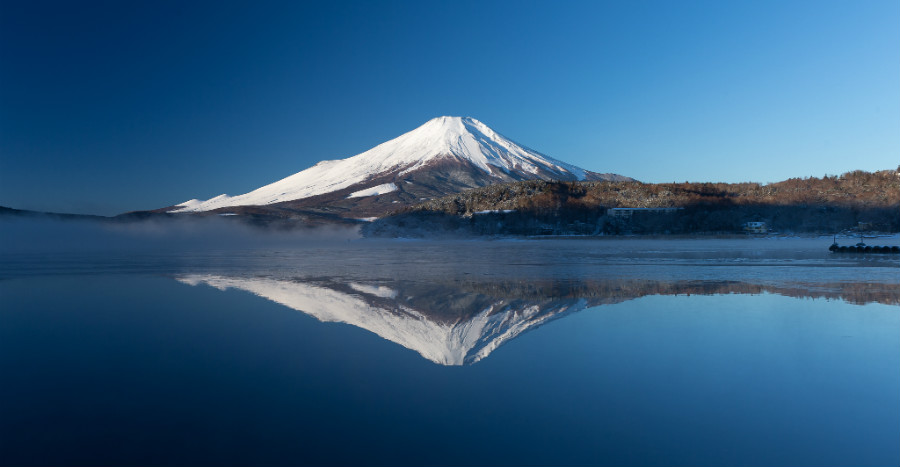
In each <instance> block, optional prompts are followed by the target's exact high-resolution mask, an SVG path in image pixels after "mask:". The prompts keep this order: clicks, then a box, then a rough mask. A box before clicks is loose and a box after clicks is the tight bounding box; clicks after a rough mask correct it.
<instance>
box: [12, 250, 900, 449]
mask: <svg viewBox="0 0 900 467" xmlns="http://www.w3.org/2000/svg"><path fill="white" fill-rule="evenodd" d="M890 240H896V239H890ZM828 243H830V239H827V240H825V241H823V240H822V239H754V240H703V241H699V240H601V241H495V242H454V243H433V242H365V241H351V242H344V241H342V242H339V244H333V243H327V244H317V245H313V246H306V247H298V246H295V245H277V246H274V247H273V246H271V245H267V246H264V247H260V246H248V247H247V248H218V249H217V248H196V247H191V248H183V249H178V248H156V247H153V248H150V247H147V248H137V247H135V246H134V245H126V246H123V247H117V248H99V249H98V248H84V249H80V250H79V249H66V250H65V251H55V252H47V251H40V250H33V251H2V258H0V259H2V260H3V261H2V263H0V300H2V303H3V306H2V308H0V374H2V375H3V383H2V384H0V464H2V465H187V464H191V465H194V464H197V465H223V464H229V465H236V464H239V465H304V464H314V465H326V464H327V465H353V464H360V465H363V464H364V465H548V464H553V465H786V466H787V465H790V466H797V465H811V466H812V465H815V466H822V465H890V466H896V465H898V463H900V285H898V284H900V260H898V259H896V258H893V257H876V256H853V257H847V256H835V255H830V254H829V253H828V252H827V251H826V250H825V248H826V247H827V245H828Z"/></svg>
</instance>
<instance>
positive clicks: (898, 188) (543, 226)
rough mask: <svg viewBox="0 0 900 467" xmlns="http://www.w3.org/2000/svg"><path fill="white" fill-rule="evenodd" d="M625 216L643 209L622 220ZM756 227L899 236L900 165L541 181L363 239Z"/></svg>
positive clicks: (402, 216)
mask: <svg viewBox="0 0 900 467" xmlns="http://www.w3.org/2000/svg"><path fill="white" fill-rule="evenodd" d="M622 208H638V210H634V211H630V212H625V213H623V210H622ZM653 208H670V209H667V210H665V211H663V210H656V209H653ZM617 210H618V211H617ZM623 214H624V215H623ZM748 222H762V223H765V225H766V228H767V229H768V230H769V231H773V230H774V231H779V232H798V233H800V232H806V233H833V232H841V231H847V230H860V229H862V230H867V231H882V232H898V231H900V167H898V170H897V171H894V170H885V171H878V172H874V173H873V172H865V171H854V172H848V173H845V174H843V175H839V176H824V177H822V178H817V177H809V178H793V179H789V180H785V181H782V182H778V183H771V184H759V183H658V184H652V183H641V182H609V181H597V182H555V181H540V180H539V181H523V182H515V183H506V184H499V185H489V186H485V187H481V188H476V189H473V190H469V191H466V192H463V193H459V194H456V195H451V196H446V197H443V198H438V199H434V200H430V201H426V202H423V203H421V204H418V205H415V206H411V207H408V208H405V209H402V210H400V211H398V212H395V213H393V214H392V215H390V216H387V217H385V218H382V219H379V220H378V221H376V222H373V223H372V224H370V225H368V226H366V227H365V228H364V233H365V234H366V235H371V236H426V235H430V234H433V233H440V232H446V233H459V234H469V235H542V234H543V235H601V234H607V235H609V234H626V233H631V234H690V233H740V232H742V231H744V227H745V225H746V224H747V223H748Z"/></svg>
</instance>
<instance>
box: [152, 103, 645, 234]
mask: <svg viewBox="0 0 900 467" xmlns="http://www.w3.org/2000/svg"><path fill="white" fill-rule="evenodd" d="M536 179H540V180H565V181H576V180H631V179H630V178H628V177H623V176H621V175H616V174H609V173H596V172H591V171H588V170H585V169H582V168H580V167H576V166H574V165H572V164H568V163H565V162H562V161H559V160H557V159H554V158H551V157H548V156H546V155H544V154H541V153H539V152H537V151H534V150H532V149H529V148H527V147H524V146H521V145H519V144H517V143H515V142H513V141H512V140H510V139H508V138H506V137H504V136H502V135H500V134H499V133H497V132H495V131H494V130H492V129H491V128H490V127H488V126H487V125H485V124H484V123H482V122H480V121H478V120H476V119H474V118H470V117H438V118H434V119H431V120H429V121H428V122H426V123H425V124H424V125H422V126H420V127H418V128H416V129H414V130H412V131H410V132H408V133H405V134H403V135H401V136H399V137H397V138H394V139H392V140H390V141H387V142H385V143H382V144H380V145H378V146H375V147H374V148H372V149H369V150H368V151H365V152H363V153H361V154H358V155H356V156H353V157H350V158H347V159H341V160H332V161H322V162H319V163H318V164H316V165H314V166H313V167H310V168H308V169H306V170H303V171H301V172H298V173H296V174H294V175H291V176H289V177H287V178H284V179H282V180H279V181H277V182H274V183H272V184H269V185H266V186H263V187H261V188H258V189H256V190H253V191H251V192H249V193H246V194H243V195H238V196H229V195H225V194H223V195H219V196H216V197H214V198H211V199H208V200H206V201H201V200H198V199H192V200H189V201H185V202H183V203H180V204H178V205H175V206H169V207H167V208H163V209H159V210H157V212H168V213H176V214H180V213H202V212H212V213H218V214H268V215H272V214H275V215H277V216H278V217H295V216H292V215H291V214H292V213H297V212H304V211H305V212H307V213H315V214H317V215H319V216H322V215H327V216H330V217H333V218H337V219H340V218H343V219H354V218H360V217H368V216H381V215H383V214H385V213H387V212H389V211H391V210H395V209H397V208H400V207H403V206H407V205H411V204H415V203H418V202H420V201H423V200H427V199H431V198H435V197H440V196H444V195H448V194H453V193H458V192H461V191H463V190H466V189H469V188H475V187H479V186H485V185H490V184H495V183H504V182H512V181H519V180H536Z"/></svg>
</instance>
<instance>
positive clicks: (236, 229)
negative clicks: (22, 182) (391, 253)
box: [0, 216, 360, 253]
mask: <svg viewBox="0 0 900 467" xmlns="http://www.w3.org/2000/svg"><path fill="white" fill-rule="evenodd" d="M0 238H2V240H3V241H2V243H0V253H2V252H6V253H9V252H39V251H54V252H73V251H83V252H88V251H93V252H102V251H112V250H119V251H121V250H126V249H130V250H134V251H148V250H151V251H152V250H156V251H165V250H168V251H174V250H215V249H222V248H266V247H297V248H301V247H307V246H324V245H336V244H340V243H342V242H346V241H348V240H353V239H358V238H360V236H359V233H358V229H357V228H347V227H318V228H309V229H295V230H281V229H269V228H264V227H255V226H251V225H247V224H244V223H242V222H240V221H234V220H230V219H223V218H221V217H216V216H209V217H187V216H186V217H184V218H175V219H165V220H145V221H128V222H116V221H92V220H56V219H40V218H38V219H35V218H14V217H13V218H7V219H0Z"/></svg>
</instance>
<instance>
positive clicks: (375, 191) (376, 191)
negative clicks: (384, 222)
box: [347, 183, 399, 198]
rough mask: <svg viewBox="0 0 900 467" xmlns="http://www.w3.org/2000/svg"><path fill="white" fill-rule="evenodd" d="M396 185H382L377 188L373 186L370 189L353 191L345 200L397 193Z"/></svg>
mask: <svg viewBox="0 0 900 467" xmlns="http://www.w3.org/2000/svg"><path fill="white" fill-rule="evenodd" d="M398 189H399V188H397V185H394V184H393V183H384V184H381V185H378V186H373V187H372V188H366V189H365V190H359V191H354V192H353V193H350V196H348V197H347V198H362V197H365V196H375V195H383V194H385V193H390V192H392V191H397V190H398Z"/></svg>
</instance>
